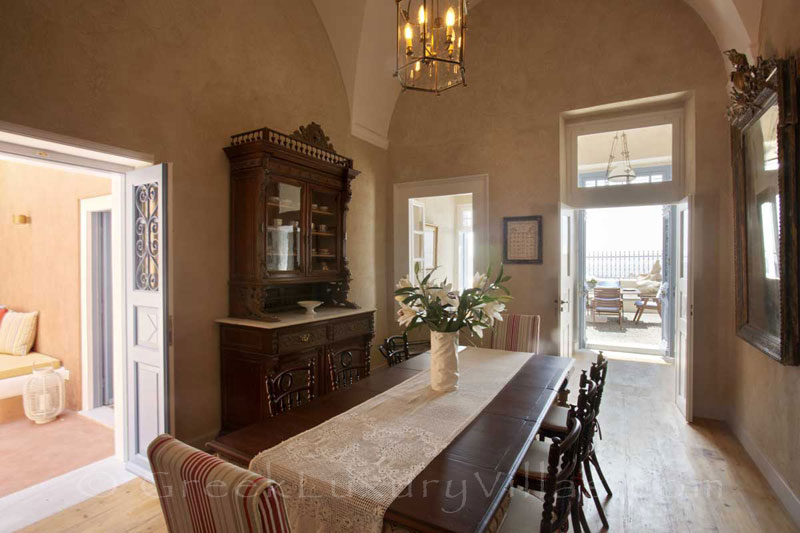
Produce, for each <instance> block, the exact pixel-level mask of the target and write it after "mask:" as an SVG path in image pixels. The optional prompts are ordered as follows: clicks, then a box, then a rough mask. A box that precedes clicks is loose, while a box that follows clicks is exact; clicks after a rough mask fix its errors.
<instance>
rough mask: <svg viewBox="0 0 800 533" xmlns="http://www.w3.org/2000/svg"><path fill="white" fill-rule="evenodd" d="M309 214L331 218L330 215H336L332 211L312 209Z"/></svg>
mask: <svg viewBox="0 0 800 533" xmlns="http://www.w3.org/2000/svg"><path fill="white" fill-rule="evenodd" d="M311 212H312V213H314V214H315V215H328V216H331V215H335V214H336V213H335V212H334V211H322V210H320V209H312V210H311Z"/></svg>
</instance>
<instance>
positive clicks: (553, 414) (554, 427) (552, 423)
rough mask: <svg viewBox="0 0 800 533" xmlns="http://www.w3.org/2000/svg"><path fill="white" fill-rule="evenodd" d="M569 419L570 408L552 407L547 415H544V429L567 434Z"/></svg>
mask: <svg viewBox="0 0 800 533" xmlns="http://www.w3.org/2000/svg"><path fill="white" fill-rule="evenodd" d="M568 417H569V408H567V407H561V406H560V405H553V406H551V407H550V410H549V411H547V414H546V415H544V420H543V421H542V429H548V430H550V431H560V432H564V433H566V431H567V418H568Z"/></svg>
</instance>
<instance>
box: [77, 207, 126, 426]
mask: <svg viewBox="0 0 800 533" xmlns="http://www.w3.org/2000/svg"><path fill="white" fill-rule="evenodd" d="M80 203H81V218H80V232H81V235H80V241H81V252H80V253H81V412H85V413H88V411H91V410H92V409H93V407H94V400H95V398H94V376H95V372H94V359H95V358H94V353H93V343H92V341H91V338H92V334H91V323H92V319H91V314H90V310H91V309H90V307H91V306H90V303H91V302H92V301H93V298H92V279H93V276H94V273H93V271H92V266H93V265H92V240H91V231H92V215H93V214H94V213H102V212H105V211H109V212H111V221H112V222H111V223H112V225H113V223H114V222H113V221H114V218H115V217H117V216H119V213H117V212H115V210H114V200H113V194H109V195H105V196H97V197H94V198H83V199H81V201H80ZM111 237H112V243H111V249H112V261H111V272H112V286H113V289H112V298H113V300H116V298H117V296H118V294H117V293H118V292H119V287H117V286H116V285H115V284H114V283H113V279H115V278H116V276H115V275H114V272H117V271H120V270H121V269H122V263H120V261H119V257H118V256H115V255H114V254H113V250H114V249H115V248H116V247H119V246H120V245H121V244H120V242H119V237H120V235H119V234H116V233H113V232H112V235H111ZM112 327H113V322H112ZM118 364H124V361H123V360H122V353H121V352H120V353H118V352H116V351H114V367H115V368H116V365H118ZM114 427H116V423H115V424H114ZM116 438H117V436H116V435H115V440H116Z"/></svg>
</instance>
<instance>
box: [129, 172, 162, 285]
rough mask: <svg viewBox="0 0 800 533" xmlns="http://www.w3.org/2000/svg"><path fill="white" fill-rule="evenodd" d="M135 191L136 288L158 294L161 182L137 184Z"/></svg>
mask: <svg viewBox="0 0 800 533" xmlns="http://www.w3.org/2000/svg"><path fill="white" fill-rule="evenodd" d="M133 192H134V194H133V203H134V205H133V208H134V209H133V213H134V215H133V216H134V221H133V227H134V231H135V241H134V265H133V267H134V288H135V289H136V290H140V291H157V290H158V289H159V260H160V255H159V252H160V244H161V243H160V227H161V214H160V209H159V205H158V183H145V184H142V185H136V186H134V191H133Z"/></svg>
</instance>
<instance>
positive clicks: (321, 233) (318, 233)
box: [311, 231, 336, 237]
mask: <svg viewBox="0 0 800 533" xmlns="http://www.w3.org/2000/svg"><path fill="white" fill-rule="evenodd" d="M311 235H316V236H317V237H336V234H335V233H333V232H331V231H312V232H311Z"/></svg>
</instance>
